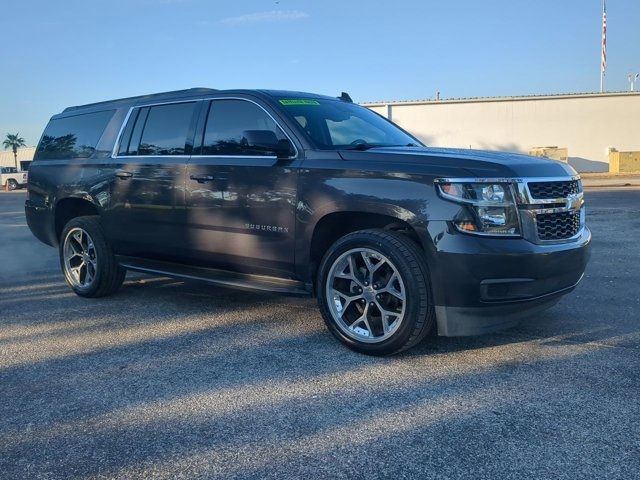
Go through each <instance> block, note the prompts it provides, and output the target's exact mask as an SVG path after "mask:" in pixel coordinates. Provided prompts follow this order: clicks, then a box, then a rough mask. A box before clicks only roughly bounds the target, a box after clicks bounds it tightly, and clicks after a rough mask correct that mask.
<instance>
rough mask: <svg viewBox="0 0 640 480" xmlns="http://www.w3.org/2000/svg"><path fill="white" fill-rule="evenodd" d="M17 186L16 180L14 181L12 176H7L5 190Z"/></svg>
mask: <svg viewBox="0 0 640 480" xmlns="http://www.w3.org/2000/svg"><path fill="white" fill-rule="evenodd" d="M17 188H18V182H16V181H15V179H13V178H9V179H8V180H7V190H10V191H12V190H17Z"/></svg>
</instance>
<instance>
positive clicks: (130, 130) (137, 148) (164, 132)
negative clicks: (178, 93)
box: [118, 102, 196, 155]
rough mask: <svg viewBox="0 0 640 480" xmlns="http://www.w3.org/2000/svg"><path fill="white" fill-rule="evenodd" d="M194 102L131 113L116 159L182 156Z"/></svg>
mask: <svg viewBox="0 0 640 480" xmlns="http://www.w3.org/2000/svg"><path fill="white" fill-rule="evenodd" d="M195 105H196V104H195V102H188V103H174V104H167V105H156V106H151V107H143V108H136V109H134V110H133V111H132V113H131V115H130V117H129V121H128V122H127V126H126V127H125V129H124V132H123V134H122V138H121V139H120V145H119V148H118V154H119V155H184V154H185V152H186V147H187V136H188V134H189V130H190V127H191V123H192V121H193V120H194V119H193V113H194V108H195Z"/></svg>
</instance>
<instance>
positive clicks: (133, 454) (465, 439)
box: [0, 188, 640, 480]
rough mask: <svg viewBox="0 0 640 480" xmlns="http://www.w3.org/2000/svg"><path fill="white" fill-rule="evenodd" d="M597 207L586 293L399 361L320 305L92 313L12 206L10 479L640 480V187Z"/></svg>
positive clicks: (205, 300)
mask: <svg viewBox="0 0 640 480" xmlns="http://www.w3.org/2000/svg"><path fill="white" fill-rule="evenodd" d="M586 198H587V202H588V206H589V207H588V222H589V226H590V227H591V228H592V230H593V233H594V244H593V257H592V261H591V263H590V265H589V267H588V270H587V274H586V276H585V279H584V281H583V282H582V284H581V285H580V286H579V287H578V288H577V289H576V291H575V292H573V293H572V294H571V295H569V296H567V297H565V298H564V299H563V300H562V301H561V302H560V303H559V304H558V305H557V306H555V307H553V308H552V309H550V310H548V311H547V312H545V313H543V314H540V315H538V316H537V317H536V318H533V319H531V320H529V321H527V322H526V323H523V324H522V325H521V326H519V327H517V328H513V329H511V330H507V331H505V332H502V333H500V334H493V335H487V336H482V337H474V338H457V339H445V338H440V339H438V338H430V339H427V341H425V342H424V344H422V345H420V346H419V347H417V348H415V349H413V350H411V351H409V352H406V353H404V354H402V355H399V356H396V357H392V358H383V359H381V358H371V357H366V356H362V355H359V354H356V353H353V352H351V351H349V350H347V349H346V348H344V347H342V346H341V345H340V344H338V343H337V341H335V340H334V339H333V337H331V335H330V334H329V333H327V332H326V331H325V328H324V325H323V323H322V319H321V318H320V315H319V314H318V312H317V310H316V306H315V302H314V301H313V300H307V299H291V298H280V297H275V296H270V295H265V294H257V293H246V292H235V291H231V290H224V289H217V288H210V287H202V286H197V285H190V284H185V283H183V282H178V281H175V280H168V279H163V278H153V277H144V276H141V275H130V276H129V277H128V281H127V283H126V284H125V286H124V288H123V289H122V290H121V291H120V292H119V293H118V294H117V295H115V296H113V297H110V298H105V299H97V300H87V299H82V298H79V297H76V296H75V295H73V294H71V293H70V292H69V290H68V289H67V288H66V286H65V285H64V283H63V280H62V277H61V274H60V273H59V271H58V270H59V269H58V264H57V255H56V251H55V250H54V249H52V248H50V247H46V246H45V245H42V244H40V243H38V242H37V241H36V240H35V239H34V238H33V237H32V236H31V234H30V232H29V231H28V229H27V228H26V225H25V220H24V214H23V212H22V204H23V202H24V194H23V193H7V194H0V252H1V256H0V259H1V261H2V265H3V268H2V269H0V292H1V293H0V309H1V312H2V313H1V314H0V478H2V479H12V478H15V479H23V478H198V477H208V478H211V477H217V478H278V479H283V478H349V479H352V478H355V479H357V478H363V479H364V478H393V479H400V478H487V479H495V478H514V479H515V478H518V479H521V478H545V479H546V478H554V479H561V478H570V479H575V478H585V479H586V478H588V479H593V478H620V479H625V480H626V479H630V478H633V477H636V478H638V476H639V468H638V467H639V465H640V402H639V401H638V397H639V395H638V394H639V392H640V388H639V386H638V379H639V378H640V374H639V370H640V326H639V321H640V319H639V317H640V315H639V314H640V295H639V294H638V291H639V287H638V285H639V283H640V242H638V238H637V233H638V232H639V231H640V220H639V219H640V217H639V214H640V189H623V188H618V189H614V190H604V189H598V190H597V191H596V190H594V191H588V192H587V194H586Z"/></svg>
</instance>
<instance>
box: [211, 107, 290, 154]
mask: <svg viewBox="0 0 640 480" xmlns="http://www.w3.org/2000/svg"><path fill="white" fill-rule="evenodd" d="M286 138H287V137H286V136H285V135H284V133H283V132H282V130H280V128H279V127H278V125H277V124H276V123H275V122H274V121H273V120H272V119H271V117H270V116H269V115H268V114H267V113H266V112H265V111H264V110H263V109H262V108H260V107H259V106H258V105H256V104H254V103H251V102H247V101H244V100H215V101H212V102H211V105H210V107H209V114H208V116H207V124H206V127H205V133H204V140H203V147H202V154H203V155H258V156H264V155H275V154H276V153H275V150H276V148H277V147H278V142H279V141H281V140H286Z"/></svg>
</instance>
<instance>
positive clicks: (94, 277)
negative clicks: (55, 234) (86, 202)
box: [60, 216, 126, 297]
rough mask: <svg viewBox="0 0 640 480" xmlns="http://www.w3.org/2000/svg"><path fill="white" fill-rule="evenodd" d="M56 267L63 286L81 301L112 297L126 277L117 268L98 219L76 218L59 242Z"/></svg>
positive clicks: (95, 217)
mask: <svg viewBox="0 0 640 480" xmlns="http://www.w3.org/2000/svg"><path fill="white" fill-rule="evenodd" d="M60 266H61V267H62V272H63V273H64V278H65V280H66V281H67V285H69V287H71V289H72V290H73V291H74V292H75V293H76V294H78V295H80V296H81V297H103V296H106V295H111V294H112V293H115V292H116V291H117V290H118V289H119V288H120V286H121V285H122V282H124V278H125V275H126V270H125V269H124V268H122V267H121V266H120V265H118V263H117V261H116V259H115V256H114V255H113V252H112V251H111V247H110V246H109V244H108V242H107V240H106V238H105V236H104V234H103V233H102V227H101V225H100V219H99V217H98V216H85V217H76V218H74V219H72V220H70V221H69V223H67V225H66V226H65V228H64V230H63V231H62V236H61V239H60Z"/></svg>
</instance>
